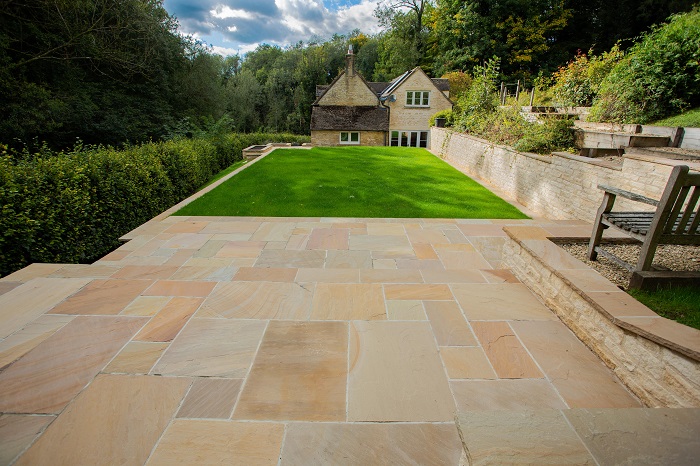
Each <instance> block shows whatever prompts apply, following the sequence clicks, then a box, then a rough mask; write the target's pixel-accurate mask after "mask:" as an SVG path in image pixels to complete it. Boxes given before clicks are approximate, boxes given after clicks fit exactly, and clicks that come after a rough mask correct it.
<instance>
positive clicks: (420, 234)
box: [406, 228, 449, 244]
mask: <svg viewBox="0 0 700 466" xmlns="http://www.w3.org/2000/svg"><path fill="white" fill-rule="evenodd" d="M406 235H408V239H409V240H410V241H411V243H412V244H416V243H428V244H430V243H434V244H441V243H449V240H448V239H447V237H446V236H445V235H444V234H443V233H442V232H441V231H440V230H423V229H421V230H418V229H414V228H407V229H406Z"/></svg>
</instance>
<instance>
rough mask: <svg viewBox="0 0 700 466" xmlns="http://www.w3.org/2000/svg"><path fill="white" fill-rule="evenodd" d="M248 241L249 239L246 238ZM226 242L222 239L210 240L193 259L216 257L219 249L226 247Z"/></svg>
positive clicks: (198, 250)
mask: <svg viewBox="0 0 700 466" xmlns="http://www.w3.org/2000/svg"><path fill="white" fill-rule="evenodd" d="M246 239H247V238H246ZM225 244H226V241H224V240H220V239H210V240H209V241H207V242H206V243H204V246H202V247H201V248H199V249H197V251H196V252H195V253H194V254H193V255H192V256H193V257H206V258H208V257H214V255H215V254H216V253H217V252H219V249H221V248H222V247H224V245H225Z"/></svg>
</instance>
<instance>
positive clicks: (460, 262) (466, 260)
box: [438, 251, 492, 270]
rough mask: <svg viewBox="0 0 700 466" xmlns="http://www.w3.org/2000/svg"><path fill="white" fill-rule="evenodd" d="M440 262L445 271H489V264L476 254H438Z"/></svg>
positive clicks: (452, 252)
mask: <svg viewBox="0 0 700 466" xmlns="http://www.w3.org/2000/svg"><path fill="white" fill-rule="evenodd" d="M438 255H439V256H440V261H441V262H442V265H444V266H445V269H447V270H454V269H490V268H492V267H491V264H490V263H489V262H488V261H487V260H486V259H484V257H483V256H482V255H481V254H480V253H478V252H461V251H449V252H439V253H438Z"/></svg>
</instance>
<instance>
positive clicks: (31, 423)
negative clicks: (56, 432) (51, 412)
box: [0, 414, 55, 464]
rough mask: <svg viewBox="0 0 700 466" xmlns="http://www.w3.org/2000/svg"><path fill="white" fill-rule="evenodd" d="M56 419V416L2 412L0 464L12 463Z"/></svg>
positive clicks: (0, 421) (0, 418)
mask: <svg viewBox="0 0 700 466" xmlns="http://www.w3.org/2000/svg"><path fill="white" fill-rule="evenodd" d="M54 419H55V417H54V416H31V415H28V414H0V464H12V461H13V460H14V459H15V458H16V457H17V455H19V454H20V453H22V452H23V451H24V450H25V449H26V448H27V447H28V446H29V445H31V443H32V442H33V441H34V439H35V438H36V437H37V436H38V435H39V434H40V433H41V432H42V431H43V430H44V429H45V428H46V426H48V425H49V423H50V422H51V421H53V420H54Z"/></svg>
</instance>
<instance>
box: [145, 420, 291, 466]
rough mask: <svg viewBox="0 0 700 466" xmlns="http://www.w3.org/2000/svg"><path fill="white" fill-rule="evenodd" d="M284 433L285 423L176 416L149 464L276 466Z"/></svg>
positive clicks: (150, 465) (166, 465)
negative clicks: (177, 417)
mask: <svg viewBox="0 0 700 466" xmlns="http://www.w3.org/2000/svg"><path fill="white" fill-rule="evenodd" d="M283 436H284V424H277V423H270V422H264V423H262V422H231V421H218V420H217V421H215V420H200V419H197V420H195V419H176V420H175V421H174V422H173V423H172V424H171V425H170V427H168V429H167V430H166V431H165V434H164V435H163V438H162V439H161V441H160V442H159V443H158V447H157V448H156V450H155V451H154V452H153V455H152V456H151V458H150V459H149V460H148V463H146V464H148V465H149V466H155V465H164V466H169V465H172V464H193V465H194V464H197V465H216V464H226V465H240V466H248V465H261V466H262V465H271V466H274V465H276V464H277V462H278V460H279V455H280V449H281V446H282V438H283Z"/></svg>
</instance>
